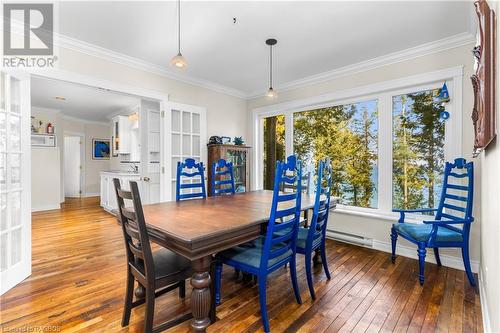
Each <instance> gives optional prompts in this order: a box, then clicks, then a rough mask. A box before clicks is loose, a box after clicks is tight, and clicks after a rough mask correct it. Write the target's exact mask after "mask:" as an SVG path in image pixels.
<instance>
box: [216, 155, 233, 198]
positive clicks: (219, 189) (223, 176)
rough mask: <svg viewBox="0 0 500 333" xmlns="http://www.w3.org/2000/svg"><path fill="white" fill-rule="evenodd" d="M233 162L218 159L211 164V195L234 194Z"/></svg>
mask: <svg viewBox="0 0 500 333" xmlns="http://www.w3.org/2000/svg"><path fill="white" fill-rule="evenodd" d="M235 192H236V190H235V186H234V170H233V163H232V162H227V161H226V160H224V159H220V160H218V161H217V162H214V163H213V164H212V196H216V195H221V194H234V193H235Z"/></svg>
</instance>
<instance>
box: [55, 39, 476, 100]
mask: <svg viewBox="0 0 500 333" xmlns="http://www.w3.org/2000/svg"><path fill="white" fill-rule="evenodd" d="M474 42H475V37H474V35H473V34H471V33H470V32H463V33H460V34H456V35H453V36H450V37H446V38H443V39H440V40H436V41H432V42H429V43H425V44H421V45H418V46H415V47H411V48H408V49H405V50H401V51H397V52H393V53H389V54H386V55H383V56H380V57H376V58H373V59H369V60H365V61H361V62H358V63H355V64H352V65H347V66H344V67H340V68H337V69H334V70H331V71H327V72H323V73H319V74H315V75H311V76H307V77H305V78H302V79H299V80H294V81H290V82H286V83H282V84H279V85H277V86H276V90H278V91H280V92H284V91H289V90H293V89H298V88H302V87H305V86H309V85H313V84H318V83H322V82H326V81H330V80H334V79H337V78H340V77H344V76H348V75H353V74H356V73H360V72H365V71H368V70H372V69H376V68H379V67H383V66H387V65H391V64H396V63H399V62H403V61H407V60H411V59H414V58H418V57H422V56H426V55H429V54H434V53H438V52H442V51H445V50H449V49H453V48H456V47H460V46H464V45H467V44H470V43H474ZM55 43H56V45H57V46H59V47H62V48H65V49H69V50H73V51H76V52H79V53H83V54H87V55H90V56H93V57H97V58H101V59H105V60H107V61H111V62H114V63H117V64H121V65H125V66H129V67H132V68H135V69H139V70H142V71H146V72H149V73H153V74H156V75H160V76H163V77H167V78H169V79H172V80H177V81H180V82H184V83H187V84H191V85H194V86H198V87H202V88H205V89H209V90H212V91H216V92H219V93H223V94H227V95H230V96H234V97H238V98H242V99H246V100H250V99H255V98H259V97H263V96H264V95H265V91H264V90H259V91H254V92H252V93H246V92H244V91H241V90H238V89H234V88H230V87H226V86H224V85H220V84H218V83H214V82H210V81H208V80H203V79H196V78H192V77H189V76H187V75H184V74H180V73H175V72H172V71H169V70H167V69H166V68H165V67H162V66H159V65H156V64H153V63H150V62H147V61H144V60H141V59H138V58H134V57H131V56H128V55H125V54H122V53H119V52H115V51H112V50H109V49H106V48H103V47H100V46H97V45H94V44H90V43H87V42H83V41H80V40H78V39H75V38H71V37H68V36H65V35H61V34H57V36H56V38H55Z"/></svg>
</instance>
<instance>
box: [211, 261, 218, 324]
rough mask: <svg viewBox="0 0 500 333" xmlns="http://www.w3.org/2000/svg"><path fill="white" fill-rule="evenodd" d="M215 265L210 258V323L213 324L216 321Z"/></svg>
mask: <svg viewBox="0 0 500 333" xmlns="http://www.w3.org/2000/svg"><path fill="white" fill-rule="evenodd" d="M215 264H216V259H215V258H212V262H211V263H210V278H211V282H212V283H210V300H211V302H210V322H211V323H212V324H213V323H215V321H216V320H217V317H216V316H215V314H216V313H215V308H216V305H215Z"/></svg>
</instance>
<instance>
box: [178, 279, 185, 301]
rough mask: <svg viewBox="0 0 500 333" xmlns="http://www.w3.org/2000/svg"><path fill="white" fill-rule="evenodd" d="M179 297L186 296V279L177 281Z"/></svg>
mask: <svg viewBox="0 0 500 333" xmlns="http://www.w3.org/2000/svg"><path fill="white" fill-rule="evenodd" d="M179 297H180V298H185V297H186V280H182V281H180V282H179Z"/></svg>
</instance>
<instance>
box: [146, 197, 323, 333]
mask: <svg viewBox="0 0 500 333" xmlns="http://www.w3.org/2000/svg"><path fill="white" fill-rule="evenodd" d="M272 199H273V192H272V191H267V190H260V191H251V192H246V193H238V194H235V195H231V196H218V197H209V198H207V199H204V200H186V201H179V202H164V203H159V204H151V205H144V208H143V209H144V215H145V219H146V226H147V229H148V234H149V237H150V239H151V241H153V242H155V243H157V244H159V245H161V246H163V247H165V248H168V249H170V250H171V251H174V252H176V253H178V254H180V255H182V256H184V257H186V258H188V259H189V260H191V262H192V270H193V275H192V278H191V286H192V292H191V304H190V306H191V314H192V317H193V319H192V321H191V327H192V328H193V329H194V330H195V331H197V332H204V331H205V330H206V328H207V327H208V326H209V325H210V324H211V323H212V322H213V321H215V302H214V301H213V298H214V296H213V292H214V288H213V286H212V280H211V273H212V272H211V267H212V268H213V266H214V265H213V264H212V262H213V258H214V255H215V254H216V253H218V252H220V251H223V250H226V249H229V248H231V247H233V246H236V245H240V244H243V243H245V242H248V241H251V240H253V239H255V238H257V237H259V235H260V234H261V227H262V225H263V224H265V223H267V221H268V220H269V214H270V209H271V203H272ZM313 207H314V195H308V194H302V197H301V209H302V210H307V209H311V208H313ZM212 271H213V270H212ZM212 274H213V273H212Z"/></svg>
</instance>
